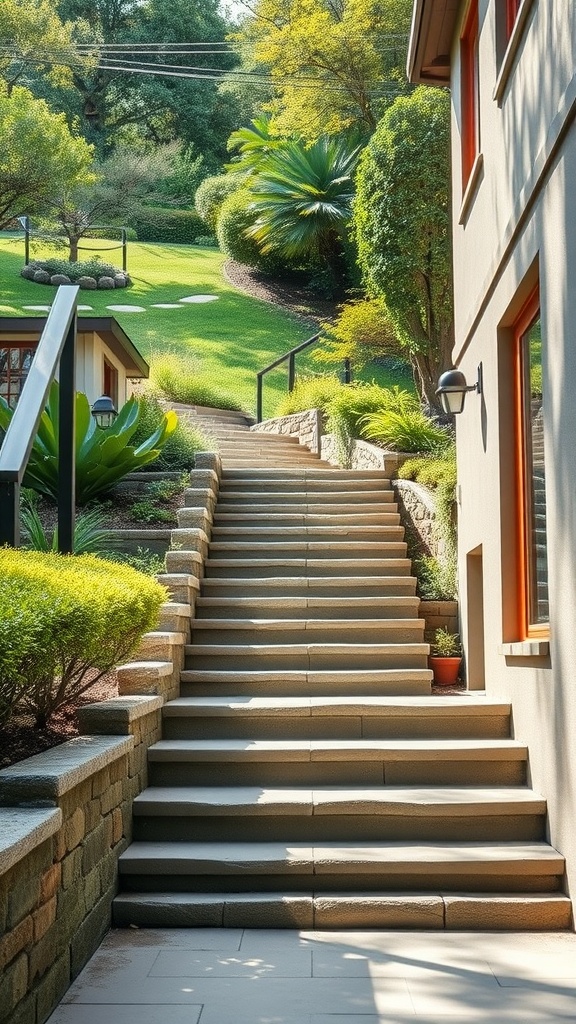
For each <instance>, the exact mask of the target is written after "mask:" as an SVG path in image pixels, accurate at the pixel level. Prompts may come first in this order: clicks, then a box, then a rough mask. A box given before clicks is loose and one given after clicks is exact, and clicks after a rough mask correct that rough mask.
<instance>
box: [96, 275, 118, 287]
mask: <svg viewBox="0 0 576 1024" xmlns="http://www.w3.org/2000/svg"><path fill="white" fill-rule="evenodd" d="M98 287H99V288H114V278H113V277H101V278H100V279H99V281H98Z"/></svg>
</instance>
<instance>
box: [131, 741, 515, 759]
mask: <svg viewBox="0 0 576 1024" xmlns="http://www.w3.org/2000/svg"><path fill="white" fill-rule="evenodd" d="M526 755H527V751H526V746H525V745H523V744H521V743H519V742H518V741H516V740H504V739H502V740H494V739H490V740H482V739H479V740H478V739H440V740H419V739H413V740H404V739H402V740H390V739H346V740H318V739H298V740H295V739H285V740H278V739H274V740H271V739H202V740H200V739H190V740H188V739H180V740H158V742H157V743H154V744H153V745H152V746H151V747H149V758H150V760H151V761H170V760H182V761H191V760H206V761H213V760H214V761H218V760H228V761H230V760H232V761H260V760H262V761H267V760H296V761H304V762H308V761H312V760H314V761H319V760H328V761H330V760H334V759H338V760H340V759H342V760H346V758H348V759H349V760H353V759H354V758H355V757H359V758H360V759H363V760H369V759H373V760H386V761H434V760H436V759H438V758H440V757H443V758H447V759H449V760H463V759H466V760H472V759H479V758H481V759H482V760H485V759H486V760H504V759H506V760H513V761H519V760H525V759H526Z"/></svg>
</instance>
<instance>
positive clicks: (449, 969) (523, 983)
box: [48, 928, 576, 1024]
mask: <svg viewBox="0 0 576 1024" xmlns="http://www.w3.org/2000/svg"><path fill="white" fill-rule="evenodd" d="M574 1020H576V935H574V934H572V933H570V934H566V933H550V932H544V933H542V932H540V933H513V932H474V933H469V932H458V933H454V934H446V933H440V934H439V933H438V932H433V933H430V932H383V931H380V932H368V931H362V932H351V931H342V932H321V931H314V932H307V931H260V930H249V929H221V928H218V929H211V928H205V929H187V928H181V929H180V928H175V929H171V930H164V929H135V930H134V929H127V930H117V931H112V932H110V933H109V934H108V936H107V937H106V938H105V940H104V942H103V943H102V945H101V947H100V949H99V950H98V951H97V952H96V954H95V955H94V956H93V957H92V959H91V960H90V962H89V963H88V965H87V966H86V967H85V969H84V971H83V972H82V974H81V975H80V976H79V978H78V979H77V980H76V981H75V982H74V984H73V985H72V987H71V988H70V989H69V991H68V993H67V994H66V996H65V997H64V999H63V1001H62V1003H61V1004H60V1006H59V1007H58V1008H57V1009H56V1010H55V1011H54V1013H53V1014H52V1016H51V1017H50V1019H49V1022H48V1024H110V1022H111V1021H113V1022H114V1024H166V1022H167V1021H169V1022H170V1024H418V1022H421V1024H446V1022H447V1021H453V1022H454V1024H459V1022H462V1021H482V1022H486V1024H488V1022H489V1024H505V1022H508V1021H515V1022H517V1024H551V1022H554V1021H574Z"/></svg>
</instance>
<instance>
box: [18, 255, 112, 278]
mask: <svg viewBox="0 0 576 1024" xmlns="http://www.w3.org/2000/svg"><path fill="white" fill-rule="evenodd" d="M29 267H30V268H31V269H33V270H46V271H47V272H48V273H49V274H67V275H68V277H69V278H70V280H71V281H78V279H79V278H80V277H94V278H96V280H97V281H99V280H100V278H101V277H114V274H121V273H123V271H122V270H121V268H120V267H115V266H114V265H113V264H112V263H103V262H102V260H100V259H98V257H95V258H94V259H91V260H76V261H75V262H74V263H70V262H69V261H68V260H59V259H57V258H56V257H52V258H51V259H48V260H31V262H30V263H29Z"/></svg>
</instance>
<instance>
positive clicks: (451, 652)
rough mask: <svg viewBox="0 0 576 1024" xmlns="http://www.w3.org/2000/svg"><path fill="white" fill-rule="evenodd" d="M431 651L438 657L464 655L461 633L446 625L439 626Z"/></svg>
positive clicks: (458, 656)
mask: <svg viewBox="0 0 576 1024" xmlns="http://www.w3.org/2000/svg"><path fill="white" fill-rule="evenodd" d="M430 653H431V654H432V655H433V656H434V657H436V658H460V657H461V656H462V644H461V643H460V635H459V634H458V633H451V632H450V630H449V629H446V627H445V626H439V627H438V629H437V630H436V631H435V633H434V640H433V641H432V643H431V645H430Z"/></svg>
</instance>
